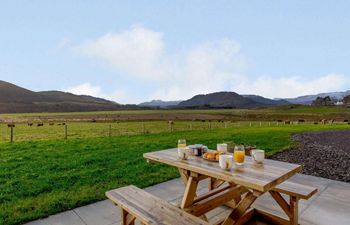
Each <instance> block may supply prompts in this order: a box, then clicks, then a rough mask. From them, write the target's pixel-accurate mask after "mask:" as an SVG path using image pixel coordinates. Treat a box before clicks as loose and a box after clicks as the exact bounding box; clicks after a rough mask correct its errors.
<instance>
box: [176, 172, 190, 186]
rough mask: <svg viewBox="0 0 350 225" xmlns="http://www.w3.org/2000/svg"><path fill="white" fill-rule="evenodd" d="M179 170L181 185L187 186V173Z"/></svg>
mask: <svg viewBox="0 0 350 225" xmlns="http://www.w3.org/2000/svg"><path fill="white" fill-rule="evenodd" d="M178 169H179V173H180V177H181V180H182V183H184V184H185V185H186V184H187V181H188V177H189V175H188V171H187V170H184V169H180V168H178Z"/></svg>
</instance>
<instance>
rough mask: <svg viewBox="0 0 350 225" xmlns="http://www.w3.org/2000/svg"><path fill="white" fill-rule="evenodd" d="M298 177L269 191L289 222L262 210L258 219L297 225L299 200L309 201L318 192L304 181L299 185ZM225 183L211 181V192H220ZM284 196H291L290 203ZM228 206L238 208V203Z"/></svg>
mask: <svg viewBox="0 0 350 225" xmlns="http://www.w3.org/2000/svg"><path fill="white" fill-rule="evenodd" d="M297 176H298V175H296V177H295V178H296V179H294V181H289V180H287V181H285V182H283V183H281V184H279V185H277V186H276V187H275V188H273V189H272V190H271V191H269V193H270V194H271V196H272V197H273V198H274V199H275V200H276V202H277V203H278V205H279V206H280V207H281V208H282V209H283V211H284V212H285V213H286V215H287V216H288V218H289V220H285V219H281V218H280V216H277V215H274V214H272V213H270V212H267V211H263V210H260V209H255V212H254V214H256V215H257V217H258V218H261V219H262V220H265V221H266V220H267V221H268V222H270V223H273V224H293V225H295V224H297V222H298V203H299V200H300V199H304V200H308V199H309V198H311V197H312V196H313V195H314V194H315V193H316V192H317V188H315V187H311V186H308V185H304V184H301V183H302V181H300V183H299V181H298V179H297ZM224 183H225V182H224V181H220V180H217V179H209V190H219V189H220V188H224V186H223V184H224ZM282 194H285V195H288V196H289V203H288V202H287V201H286V200H285V198H283V196H282ZM238 200H239V199H238ZM226 205H227V206H229V207H231V208H234V207H236V202H232V201H231V202H228V203H227V204H226ZM217 224H219V222H217Z"/></svg>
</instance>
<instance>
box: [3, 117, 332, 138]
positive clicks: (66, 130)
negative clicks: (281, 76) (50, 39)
mask: <svg viewBox="0 0 350 225" xmlns="http://www.w3.org/2000/svg"><path fill="white" fill-rule="evenodd" d="M299 124H308V125H311V124H314V122H298V121H294V122H291V121H288V122H286V121H284V122H278V121H274V122H271V121H252V122H249V121H248V122H247V121H244V122H232V121H223V120H218V121H125V122H70V123H52V122H51V123H32V124H0V142H1V143H4V142H19V141H35V140H55V139H73V138H93V137H114V136H122V135H139V134H153V133H162V132H176V131H191V130H210V129H218V128H220V129H227V128H233V127H236V128H239V127H246V128H247V127H252V128H257V127H268V126H288V125H289V126H291V125H299ZM327 124H330V123H327ZM314 125H317V124H314Z"/></svg>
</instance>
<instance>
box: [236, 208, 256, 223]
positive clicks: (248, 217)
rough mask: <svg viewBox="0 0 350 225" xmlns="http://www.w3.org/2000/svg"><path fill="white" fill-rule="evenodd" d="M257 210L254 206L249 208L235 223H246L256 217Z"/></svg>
mask: <svg viewBox="0 0 350 225" xmlns="http://www.w3.org/2000/svg"><path fill="white" fill-rule="evenodd" d="M254 212H255V210H254V209H253V208H250V209H248V210H247V211H246V212H245V213H244V214H243V215H242V216H241V217H240V218H239V219H238V220H237V222H236V223H235V225H244V224H246V223H247V222H249V221H250V220H251V219H252V218H253V217H254Z"/></svg>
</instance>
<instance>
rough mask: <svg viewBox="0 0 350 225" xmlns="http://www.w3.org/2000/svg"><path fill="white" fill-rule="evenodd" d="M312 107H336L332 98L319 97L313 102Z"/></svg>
mask: <svg viewBox="0 0 350 225" xmlns="http://www.w3.org/2000/svg"><path fill="white" fill-rule="evenodd" d="M312 105H314V106H330V105H334V102H333V101H332V99H331V97H329V96H326V97H324V98H322V97H317V98H316V99H315V100H314V101H313V102H312Z"/></svg>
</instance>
